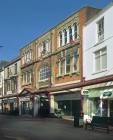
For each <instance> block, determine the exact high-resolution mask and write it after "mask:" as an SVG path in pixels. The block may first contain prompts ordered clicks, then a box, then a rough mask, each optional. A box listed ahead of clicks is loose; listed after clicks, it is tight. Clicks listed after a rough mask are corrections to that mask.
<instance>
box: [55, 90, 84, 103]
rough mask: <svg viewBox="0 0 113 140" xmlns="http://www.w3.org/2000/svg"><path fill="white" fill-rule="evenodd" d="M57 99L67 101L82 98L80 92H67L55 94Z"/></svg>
mask: <svg viewBox="0 0 113 140" xmlns="http://www.w3.org/2000/svg"><path fill="white" fill-rule="evenodd" d="M54 99H55V101H66V100H80V99H81V94H80V93H79V92H78V93H65V94H56V95H55V96H54Z"/></svg>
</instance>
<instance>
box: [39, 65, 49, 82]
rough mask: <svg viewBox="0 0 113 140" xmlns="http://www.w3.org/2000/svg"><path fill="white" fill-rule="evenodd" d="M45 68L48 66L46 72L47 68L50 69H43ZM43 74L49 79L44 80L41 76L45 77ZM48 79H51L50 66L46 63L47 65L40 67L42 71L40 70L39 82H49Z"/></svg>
mask: <svg viewBox="0 0 113 140" xmlns="http://www.w3.org/2000/svg"><path fill="white" fill-rule="evenodd" d="M44 66H47V67H46V70H47V68H48V71H46V70H44V69H42V68H43V67H44ZM42 71H43V72H42ZM43 74H45V77H47V78H42V77H41V75H43ZM46 74H47V75H46ZM43 77H44V76H43ZM48 79H49V66H48V64H47V63H46V64H43V65H42V66H41V67H40V70H39V81H46V80H48Z"/></svg>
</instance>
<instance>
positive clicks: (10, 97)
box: [2, 57, 21, 114]
mask: <svg viewBox="0 0 113 140" xmlns="http://www.w3.org/2000/svg"><path fill="white" fill-rule="evenodd" d="M3 72H4V79H3V81H4V84H3V86H4V95H3V96H2V111H3V113H17V114H18V107H19V106H18V96H17V95H18V94H19V92H20V91H21V86H20V77H21V76H20V72H21V71H20V58H19V57H17V58H16V59H14V60H12V61H11V62H9V63H8V64H7V65H6V66H5V67H4V71H3Z"/></svg>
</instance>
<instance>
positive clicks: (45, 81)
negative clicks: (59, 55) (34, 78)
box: [38, 79, 48, 82]
mask: <svg viewBox="0 0 113 140" xmlns="http://www.w3.org/2000/svg"><path fill="white" fill-rule="evenodd" d="M46 81H48V79H44V80H39V81H38V82H46Z"/></svg>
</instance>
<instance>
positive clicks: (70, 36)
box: [69, 26, 73, 42]
mask: <svg viewBox="0 0 113 140" xmlns="http://www.w3.org/2000/svg"><path fill="white" fill-rule="evenodd" d="M72 39H73V37H72V27H71V26H69V41H70V42H71V41H72Z"/></svg>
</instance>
